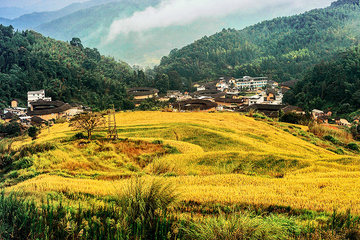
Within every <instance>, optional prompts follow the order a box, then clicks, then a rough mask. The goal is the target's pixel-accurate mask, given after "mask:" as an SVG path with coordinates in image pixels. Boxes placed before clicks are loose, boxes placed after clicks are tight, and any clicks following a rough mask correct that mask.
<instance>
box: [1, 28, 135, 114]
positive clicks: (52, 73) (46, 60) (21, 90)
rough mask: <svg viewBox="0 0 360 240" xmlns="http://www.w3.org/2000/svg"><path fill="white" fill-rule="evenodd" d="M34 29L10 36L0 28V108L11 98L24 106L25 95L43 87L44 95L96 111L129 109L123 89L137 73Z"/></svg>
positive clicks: (11, 32)
mask: <svg viewBox="0 0 360 240" xmlns="http://www.w3.org/2000/svg"><path fill="white" fill-rule="evenodd" d="M75 40H77V41H71V42H73V44H69V43H66V42H62V41H56V40H54V39H51V38H47V37H44V36H42V35H41V34H38V33H36V32H34V31H24V32H14V29H13V28H12V27H11V26H10V27H5V26H2V25H0V49H1V51H0V107H1V108H3V107H7V106H8V105H9V104H10V101H11V100H12V99H13V98H17V99H19V100H20V103H21V105H22V106H26V105H27V104H26V101H27V91H34V90H40V89H45V93H46V96H47V97H52V99H53V100H61V101H65V102H73V101H74V102H81V103H83V104H85V105H89V106H91V107H93V108H96V109H108V108H110V106H112V104H114V105H115V108H117V109H129V108H132V107H133V104H132V103H131V102H130V100H129V99H127V96H126V90H125V86H126V83H130V82H131V81H133V82H136V81H137V79H138V77H137V74H136V73H134V71H133V70H132V69H131V68H130V67H129V66H128V64H126V63H124V62H121V61H120V62H117V61H115V60H114V59H113V58H109V57H104V56H101V55H100V53H99V51H98V50H97V49H95V48H94V49H90V48H84V47H83V46H82V44H81V40H79V39H75Z"/></svg>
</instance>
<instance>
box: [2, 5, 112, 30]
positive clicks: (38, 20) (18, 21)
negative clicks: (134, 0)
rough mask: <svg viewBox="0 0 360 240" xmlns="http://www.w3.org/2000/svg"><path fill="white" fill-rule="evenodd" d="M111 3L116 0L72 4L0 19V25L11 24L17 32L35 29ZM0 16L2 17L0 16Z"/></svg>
mask: <svg viewBox="0 0 360 240" xmlns="http://www.w3.org/2000/svg"><path fill="white" fill-rule="evenodd" d="M113 1H116V0H104V1H100V0H91V1H87V2H84V3H73V4H70V5H69V6H67V7H64V8H62V9H60V10H58V11H48V12H34V13H29V14H24V15H22V16H20V17H18V18H15V19H12V20H11V19H6V18H5V17H3V18H0V23H1V24H3V25H10V24H11V25H12V26H13V27H14V28H15V29H19V30H26V29H35V28H36V27H38V26H40V25H41V24H44V23H47V22H50V21H52V20H54V19H58V18H61V17H64V16H67V15H69V14H72V13H74V12H77V11H80V10H83V9H87V8H91V7H94V6H97V5H102V4H105V3H108V2H113ZM0 16H3V15H1V14H0Z"/></svg>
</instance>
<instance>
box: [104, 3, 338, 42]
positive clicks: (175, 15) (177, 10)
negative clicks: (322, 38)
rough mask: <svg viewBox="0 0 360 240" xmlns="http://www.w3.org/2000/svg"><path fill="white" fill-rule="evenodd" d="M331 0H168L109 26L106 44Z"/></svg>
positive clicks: (317, 5) (321, 4) (319, 4)
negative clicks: (213, 20) (199, 22)
mask: <svg viewBox="0 0 360 240" xmlns="http://www.w3.org/2000/svg"><path fill="white" fill-rule="evenodd" d="M325 2H326V3H330V2H331V0H320V1H316V3H314V2H313V1H312V0H298V1H293V0H255V1H254V0H165V1H163V2H162V3H161V4H160V5H159V6H157V7H155V8H154V7H148V8H146V9H145V10H144V11H142V12H135V13H134V14H133V16H131V17H129V18H125V19H120V20H115V21H114V22H113V23H112V24H111V27H110V31H109V34H108V36H107V41H106V42H111V41H113V40H114V39H115V38H116V37H117V36H118V35H120V34H125V35H127V34H129V33H130V32H132V31H133V32H143V31H147V30H150V29H152V28H159V27H160V28H161V27H169V26H184V25H187V24H190V23H192V22H194V21H195V20H198V19H206V18H218V17H223V16H226V15H229V14H232V13H235V12H236V13H237V12H239V14H241V13H244V14H247V13H249V12H256V11H258V13H257V14H261V11H266V9H267V8H270V7H272V6H274V5H276V6H279V5H284V6H285V5H286V6H289V5H292V7H294V8H301V7H302V8H304V7H305V8H307V7H319V6H323V5H324V3H325Z"/></svg>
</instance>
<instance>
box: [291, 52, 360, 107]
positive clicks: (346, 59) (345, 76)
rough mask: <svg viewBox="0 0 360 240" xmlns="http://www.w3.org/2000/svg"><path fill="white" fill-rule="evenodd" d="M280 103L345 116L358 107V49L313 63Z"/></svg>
mask: <svg viewBox="0 0 360 240" xmlns="http://www.w3.org/2000/svg"><path fill="white" fill-rule="evenodd" d="M284 101H285V102H288V103H290V104H294V105H298V106H301V107H303V108H304V109H307V110H311V109H314V108H318V109H327V108H330V109H332V111H334V112H337V113H340V114H341V113H349V112H353V111H356V110H357V109H359V108H360V49H359V48H358V47H355V48H352V49H350V50H348V51H346V52H344V53H341V54H339V55H337V56H336V57H335V58H334V59H332V60H331V61H327V62H321V63H319V64H317V65H316V66H315V67H314V68H313V69H312V70H311V71H310V72H309V73H308V74H306V76H305V77H304V79H303V80H302V81H299V82H298V83H297V85H295V88H294V89H293V90H291V91H289V92H287V93H286V95H285V97H284Z"/></svg>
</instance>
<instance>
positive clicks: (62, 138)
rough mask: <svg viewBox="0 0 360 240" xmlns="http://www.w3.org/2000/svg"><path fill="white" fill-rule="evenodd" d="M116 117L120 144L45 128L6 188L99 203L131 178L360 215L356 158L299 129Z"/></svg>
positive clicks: (228, 199) (188, 197) (150, 115)
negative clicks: (79, 196)
mask: <svg viewBox="0 0 360 240" xmlns="http://www.w3.org/2000/svg"><path fill="white" fill-rule="evenodd" d="M116 118H117V126H118V132H119V137H120V140H118V141H108V140H105V138H104V137H105V136H106V129H98V130H97V131H96V132H95V133H94V139H93V140H91V141H87V140H84V139H76V138H75V137H74V135H75V134H76V132H75V131H73V130H71V129H70V128H69V127H68V124H67V123H63V124H56V125H55V126H53V127H51V129H50V131H48V130H47V129H43V130H42V133H41V134H40V135H39V137H38V139H37V140H35V141H34V142H31V140H30V138H29V139H22V140H21V141H16V142H14V143H12V145H11V148H12V149H16V150H17V155H15V161H14V162H13V164H12V165H11V166H12V167H11V168H10V167H8V168H5V169H3V170H2V174H1V175H2V176H1V177H2V185H3V186H8V187H7V190H19V189H21V190H22V191H25V192H27V193H31V194H34V195H35V196H37V197H41V196H46V194H48V193H58V194H62V193H69V192H70V193H76V194H90V195H92V196H100V197H101V196H102V197H103V196H112V195H114V194H116V192H117V191H118V190H119V189H122V186H124V185H126V184H127V182H128V181H129V180H128V177H129V176H132V175H141V176H143V177H144V179H148V180H150V179H153V177H154V176H156V178H162V179H165V180H166V181H170V182H173V183H176V185H178V187H179V191H180V192H181V195H182V200H183V202H185V203H186V202H193V203H194V202H195V203H196V204H200V205H202V204H205V205H206V204H213V203H217V204H224V205H229V204H230V205H231V204H245V205H249V206H251V205H261V206H272V205H273V206H284V207H291V208H295V209H308V210H317V211H322V210H325V211H328V212H331V211H332V210H333V209H334V208H336V209H338V210H339V211H345V210H346V209H349V208H351V210H352V212H353V213H356V214H360V204H359V203H360V200H359V198H358V197H356V196H358V192H359V187H360V184H359V183H360V181H359V180H360V166H359V161H360V159H359V157H358V156H357V155H356V154H354V153H351V152H347V153H346V155H338V154H335V153H333V152H331V151H328V150H325V149H324V148H321V147H318V146H316V145H315V144H316V141H314V142H313V143H310V142H309V141H305V140H302V139H301V138H300V137H301V136H305V135H309V136H310V135H311V134H310V133H308V132H306V131H304V130H306V129H301V128H300V127H297V126H295V127H296V128H295V130H296V131H297V132H298V133H299V135H297V136H294V135H296V134H290V133H289V132H288V131H284V128H285V129H286V128H287V125H282V124H280V125H279V123H275V122H271V121H270V122H266V121H256V120H255V119H253V118H250V117H246V116H241V115H239V114H234V113H202V112H199V113H163V112H128V113H119V114H117V116H116ZM292 128H293V127H292ZM313 138H314V139H315V137H313ZM318 141H321V140H319V139H318ZM314 143H315V144H314ZM3 145H6V144H5V143H4V142H3ZM318 145H319V144H318ZM36 146H37V147H36ZM4 149H5V147H4V146H3V150H4ZM31 149H35V150H31ZM36 149H38V150H36ZM6 169H7V170H6ZM70 202H71V204H75V203H74V202H72V201H70Z"/></svg>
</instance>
